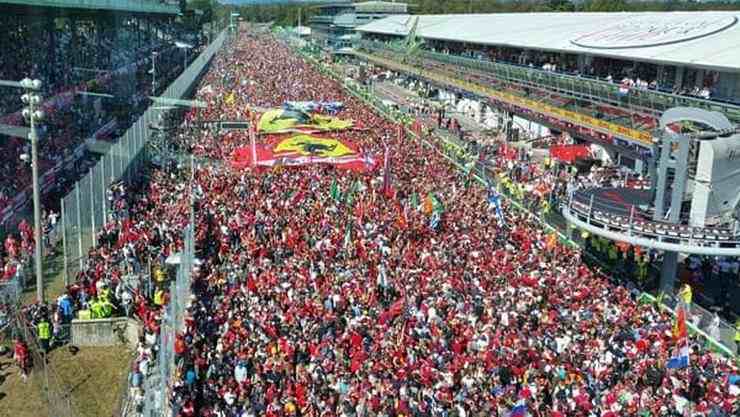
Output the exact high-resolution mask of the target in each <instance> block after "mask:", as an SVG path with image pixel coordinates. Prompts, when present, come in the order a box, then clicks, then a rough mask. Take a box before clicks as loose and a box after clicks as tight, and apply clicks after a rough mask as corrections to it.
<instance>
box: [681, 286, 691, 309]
mask: <svg viewBox="0 0 740 417" xmlns="http://www.w3.org/2000/svg"><path fill="white" fill-rule="evenodd" d="M678 295H679V297H681V301H683V302H684V304H686V305H687V306H690V305H691V299H692V298H693V297H694V294H693V292H692V291H691V286H690V285H689V284H684V285H683V288H681V291H679V293H678Z"/></svg>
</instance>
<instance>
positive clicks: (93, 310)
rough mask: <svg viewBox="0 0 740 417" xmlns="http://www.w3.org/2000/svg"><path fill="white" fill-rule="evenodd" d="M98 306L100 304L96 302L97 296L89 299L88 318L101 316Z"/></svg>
mask: <svg viewBox="0 0 740 417" xmlns="http://www.w3.org/2000/svg"><path fill="white" fill-rule="evenodd" d="M100 307H101V305H100V303H99V302H98V297H93V298H92V299H91V300H90V318H91V319H99V318H100V317H101V311H100Z"/></svg>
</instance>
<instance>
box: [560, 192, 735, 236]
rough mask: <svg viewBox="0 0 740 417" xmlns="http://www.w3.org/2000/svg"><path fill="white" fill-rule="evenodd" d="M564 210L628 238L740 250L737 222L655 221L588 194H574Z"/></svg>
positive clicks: (636, 209) (636, 210) (641, 212)
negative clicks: (702, 224) (728, 224)
mask: <svg viewBox="0 0 740 417" xmlns="http://www.w3.org/2000/svg"><path fill="white" fill-rule="evenodd" d="M563 209H564V210H568V211H569V212H570V214H571V215H574V216H577V217H578V218H579V220H581V221H583V222H585V223H587V224H589V225H592V226H594V227H598V228H604V229H608V230H610V231H612V232H616V233H622V234H625V235H626V236H634V237H641V238H646V239H652V240H656V241H659V242H670V243H684V244H686V245H689V246H706V247H717V246H722V247H724V248H729V247H740V230H738V226H737V222H735V223H734V227H714V226H706V227H692V226H688V225H685V224H672V223H666V222H660V221H654V220H652V219H651V217H652V214H651V213H648V212H645V211H644V210H642V209H641V208H639V207H637V206H634V205H629V204H619V203H616V202H614V201H611V200H604V199H602V198H599V197H597V196H595V194H594V193H593V192H588V190H580V191H576V192H574V193H572V195H571V196H570V198H569V199H568V202H567V204H566V205H565V206H564V207H563Z"/></svg>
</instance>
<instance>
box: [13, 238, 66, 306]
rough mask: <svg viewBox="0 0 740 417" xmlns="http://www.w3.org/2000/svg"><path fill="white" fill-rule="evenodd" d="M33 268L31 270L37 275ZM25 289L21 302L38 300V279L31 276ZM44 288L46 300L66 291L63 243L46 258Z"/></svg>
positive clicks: (27, 302)
mask: <svg viewBox="0 0 740 417" xmlns="http://www.w3.org/2000/svg"><path fill="white" fill-rule="evenodd" d="M34 271H35V270H34V269H33V265H32V268H31V269H30V270H29V272H30V273H31V274H32V275H34V276H35V272H34ZM26 284H27V285H26V288H24V289H23V295H22V296H21V303H23V304H29V303H33V302H34V301H36V279H35V278H33V277H32V278H30V279H29V280H28V282H27V283H26ZM44 290H45V292H46V300H47V301H52V300H54V299H55V298H56V297H58V296H60V295H61V294H62V293H63V292H64V254H63V251H62V245H61V243H60V244H59V245H57V247H56V249H55V252H54V255H52V256H46V257H45V258H44Z"/></svg>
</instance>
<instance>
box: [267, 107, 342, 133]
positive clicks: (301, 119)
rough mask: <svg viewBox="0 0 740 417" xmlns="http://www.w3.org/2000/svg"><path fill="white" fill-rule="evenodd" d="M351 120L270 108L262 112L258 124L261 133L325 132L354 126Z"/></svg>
mask: <svg viewBox="0 0 740 417" xmlns="http://www.w3.org/2000/svg"><path fill="white" fill-rule="evenodd" d="M352 125H353V122H352V121H351V120H342V119H338V118H336V117H329V116H322V115H320V114H312V113H307V112H303V111H299V110H282V109H275V110H269V111H267V112H265V113H263V114H262V116H261V117H260V121H259V124H258V129H259V131H260V132H261V133H290V132H303V133H313V132H324V131H330V130H344V129H349V128H350V127H352Z"/></svg>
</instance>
